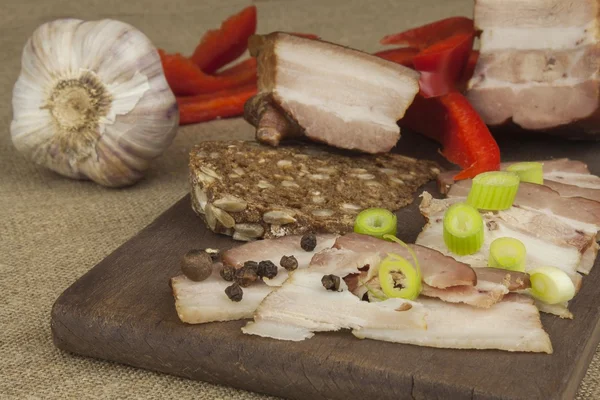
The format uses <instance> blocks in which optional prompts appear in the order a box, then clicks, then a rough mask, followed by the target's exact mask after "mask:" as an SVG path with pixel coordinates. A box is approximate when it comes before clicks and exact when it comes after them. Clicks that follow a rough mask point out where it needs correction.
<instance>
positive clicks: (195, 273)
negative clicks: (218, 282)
mask: <svg viewBox="0 0 600 400" xmlns="http://www.w3.org/2000/svg"><path fill="white" fill-rule="evenodd" d="M180 265H181V272H183V274H184V275H185V276H187V277H188V278H189V279H191V280H193V281H195V282H201V281H203V280H205V279H207V278H208V277H209V276H210V275H211V274H212V265H213V261H212V258H211V257H210V255H209V254H208V253H206V252H205V251H204V250H200V249H193V250H190V251H188V252H187V253H185V255H184V256H183V257H182V258H181V262H180Z"/></svg>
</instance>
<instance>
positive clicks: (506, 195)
mask: <svg viewBox="0 0 600 400" xmlns="http://www.w3.org/2000/svg"><path fill="white" fill-rule="evenodd" d="M517 190H519V176H518V175H517V174H515V173H513V172H506V171H491V172H484V173H482V174H479V175H477V176H476V177H475V178H473V185H472V186H471V191H470V192H469V195H468V197H467V203H469V204H470V205H472V206H473V207H475V208H477V209H479V210H506V209H508V208H510V207H511V206H512V204H513V202H514V201H515V196H516V195H517Z"/></svg>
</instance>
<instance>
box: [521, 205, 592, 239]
mask: <svg viewBox="0 0 600 400" xmlns="http://www.w3.org/2000/svg"><path fill="white" fill-rule="evenodd" d="M520 207H521V208H522V209H524V210H529V211H534V212H539V213H542V214H546V215H550V216H552V217H554V218H556V219H558V220H560V221H562V222H564V223H566V224H569V225H571V226H572V227H573V228H574V229H577V230H580V231H582V232H585V233H586V234H590V235H593V236H595V235H596V234H597V233H598V231H600V226H598V225H594V224H590V223H587V222H583V221H578V220H576V219H571V218H567V217H563V216H561V215H556V214H554V213H553V212H552V210H550V209H548V208H532V207H526V206H520Z"/></svg>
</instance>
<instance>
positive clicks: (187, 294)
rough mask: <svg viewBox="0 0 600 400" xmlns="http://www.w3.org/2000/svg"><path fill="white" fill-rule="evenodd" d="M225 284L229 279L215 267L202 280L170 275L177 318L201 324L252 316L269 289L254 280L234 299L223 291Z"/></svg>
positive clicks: (228, 283)
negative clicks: (230, 298) (209, 274)
mask: <svg viewBox="0 0 600 400" xmlns="http://www.w3.org/2000/svg"><path fill="white" fill-rule="evenodd" d="M229 285H231V282H227V281H224V280H223V279H222V278H221V277H220V276H219V272H218V268H215V270H214V272H213V274H212V275H211V276H210V277H209V278H208V279H206V280H205V281H202V282H194V281H192V280H190V279H188V278H186V277H185V275H180V276H176V277H174V278H172V279H171V287H172V288H173V296H174V297H175V308H176V310H177V315H178V316H179V319H180V320H181V321H182V322H185V323H188V324H202V323H206V322H215V321H234V320H238V319H245V318H252V315H254V311H255V310H256V307H258V305H259V304H260V303H261V301H263V299H264V298H265V297H267V295H268V294H269V293H271V291H272V290H273V288H271V287H270V286H267V285H265V284H261V283H258V284H255V285H252V286H250V287H247V288H244V295H243V297H242V300H241V301H240V302H234V301H231V300H229V298H228V297H227V295H226V294H225V288H226V287H227V286H229Z"/></svg>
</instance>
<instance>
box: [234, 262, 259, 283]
mask: <svg viewBox="0 0 600 400" xmlns="http://www.w3.org/2000/svg"><path fill="white" fill-rule="evenodd" d="M257 269H258V265H257V267H256V269H255V268H254V267H253V266H248V267H242V268H238V270H237V271H235V282H236V283H237V284H238V285H240V286H241V287H248V286H250V285H251V284H252V283H253V282H256V280H257V279H258V273H257Z"/></svg>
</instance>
